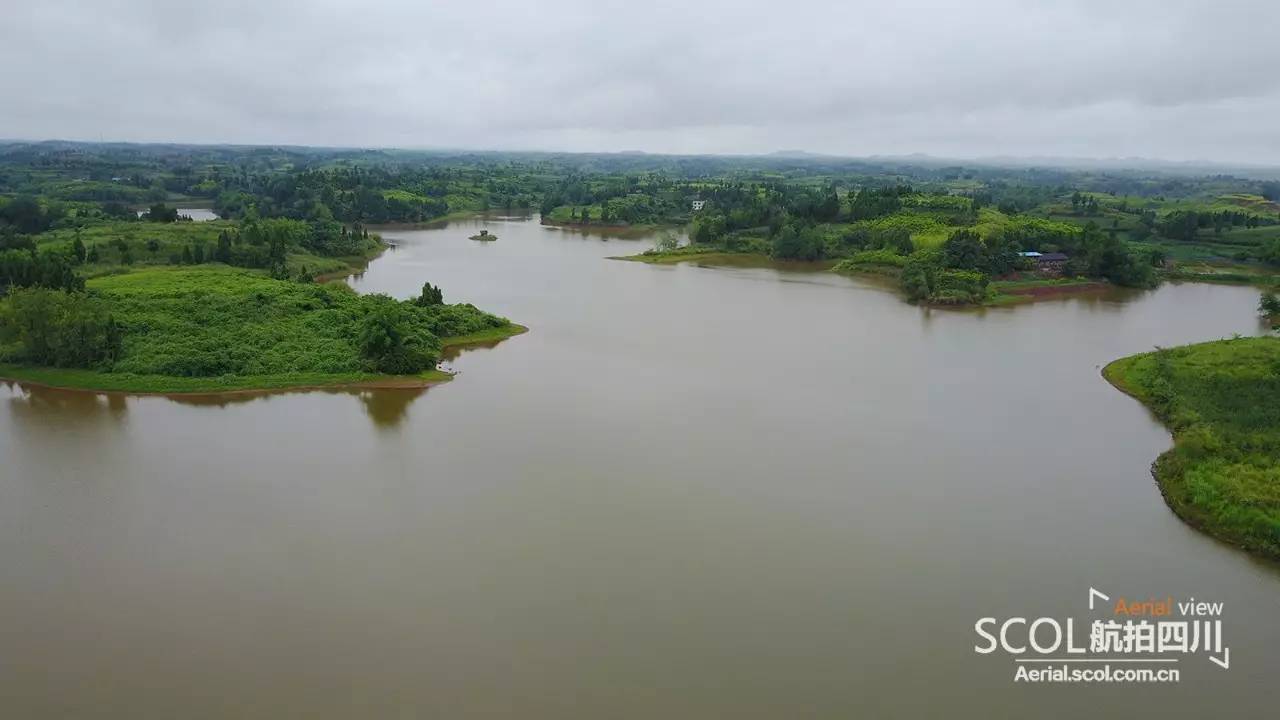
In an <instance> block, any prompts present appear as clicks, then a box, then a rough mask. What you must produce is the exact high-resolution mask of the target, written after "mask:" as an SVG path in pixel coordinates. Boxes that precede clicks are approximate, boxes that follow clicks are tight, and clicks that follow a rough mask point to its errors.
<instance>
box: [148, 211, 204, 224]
mask: <svg viewBox="0 0 1280 720" xmlns="http://www.w3.org/2000/svg"><path fill="white" fill-rule="evenodd" d="M146 212H147V211H146V210H139V211H138V217H142V216H143V215H144V214H146ZM178 216H179V217H182V216H186V217H189V218H191V219H192V220H193V221H195V222H207V221H209V220H217V219H218V213H216V212H214V211H212V210H210V209H209V208H178Z"/></svg>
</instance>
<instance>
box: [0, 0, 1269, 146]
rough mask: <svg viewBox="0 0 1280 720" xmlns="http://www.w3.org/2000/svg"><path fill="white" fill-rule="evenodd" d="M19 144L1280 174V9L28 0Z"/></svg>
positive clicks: (15, 35) (17, 98)
mask: <svg viewBox="0 0 1280 720" xmlns="http://www.w3.org/2000/svg"><path fill="white" fill-rule="evenodd" d="M7 5H8V6H7V7H6V8H5V10H4V13H3V15H4V18H3V21H2V22H0V67H3V68H4V70H3V71H0V137H11V138H26V139H48V138H65V139H84V140H97V139H100V138H101V139H106V140H132V141H187V142H235V143H255V144H257V143H261V144H278V143H290V144H309V145H344V146H351V145H355V146H398V147H437V148H442V147H449V148H474V149H534V150H581V151H620V150H646V151H651V152H678V153H764V152H771V151H775V150H779V149H802V150H808V151H811V152H825V153H833V154H841V155H875V154H905V153H913V152H920V153H929V154H933V155H942V156H949V157H978V156H990V155H1019V156H1050V155H1052V156H1070V157H1124V156H1144V157H1153V158H1166V159H1174V160H1191V159H1205V160H1220V161H1235V162H1259V163H1280V2H1277V0H1256V1H1255V2H1232V1H1230V0H1227V1H1222V0H1219V1H1217V2H1209V1H1207V0H1206V1H1204V2H1194V3H1192V2H1178V1H1177V0H1164V1H1162V2H1130V1H1128V0H1110V1H1100V0H1099V1H1095V0H1056V1H1055V2H1052V3H1050V2H1001V1H996V2H986V1H983V0H972V1H971V2H965V3H961V2H936V3H925V2H913V1H903V0H882V1H881V2H874V3H868V2H862V1H861V0H844V1H843V2H829V3H811V2H807V1H805V0H788V1H787V2H769V3H763V2H750V0H737V1H736V2H699V1H698V0H688V1H687V2H675V3H670V4H659V3H655V2H651V1H650V0H630V1H628V2H612V1H610V0H589V1H584V2H577V1H576V0H523V1H521V2H505V1H503V0H465V1H456V2H453V1H451V2H444V1H441V0H435V1H432V0H401V1H399V2H391V1H386V0H363V1H359V0H348V1H344V2H336V1H332V0H321V1H310V2H301V1H299V2H276V1H274V0H251V1H244V2H239V1H235V2H230V1H221V0H206V1H205V2H199V3H184V2H177V1H174V0H170V1H148V0H132V1H126V0H82V1H81V2H63V1H60V0H23V1H19V2H14V3H9V4H7Z"/></svg>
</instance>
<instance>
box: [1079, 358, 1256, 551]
mask: <svg viewBox="0 0 1280 720" xmlns="http://www.w3.org/2000/svg"><path fill="white" fill-rule="evenodd" d="M1103 375H1104V376H1105V377H1106V378H1107V380H1109V381H1110V382H1111V383H1112V384H1113V385H1115V386H1116V387H1117V388H1119V389H1120V390H1122V391H1124V392H1126V393H1128V394H1130V395H1132V396H1134V397H1135V398H1137V399H1138V400H1140V401H1142V402H1143V403H1144V404H1145V405H1147V406H1148V407H1149V408H1151V410H1152V412H1154V413H1155V414H1156V416H1157V417H1159V418H1160V419H1161V420H1162V421H1163V422H1164V423H1165V424H1166V425H1168V426H1169V428H1170V430H1172V432H1173V436H1174V446H1173V448H1172V449H1170V450H1168V451H1167V452H1165V453H1164V454H1162V455H1161V456H1160V457H1159V458H1158V459H1157V460H1156V462H1155V464H1154V465H1153V473H1154V475H1155V478H1156V481H1157V483H1158V484H1159V486H1160V490H1161V492H1162V493H1163V494H1164V497H1165V500H1166V501H1167V502H1168V504H1169V506H1170V507H1171V508H1172V509H1173V511H1174V512H1175V513H1177V514H1178V516H1179V517H1181V518H1183V519H1184V520H1186V521H1187V522H1188V523H1190V524H1192V525H1193V526H1195V527H1197V528H1200V529H1201V530H1204V531H1205V532H1207V533H1209V534H1211V535H1213V536H1215V537H1217V538H1220V539H1222V540H1226V541H1227V542H1231V543H1233V544H1236V545H1239V546H1241V547H1243V548H1245V549H1247V550H1250V551H1252V552H1256V553H1259V554H1262V555H1265V556H1268V557H1272V558H1280V338H1275V337H1263V338H1235V339H1231V340H1220V341H1217V342H1209V343H1202V344H1199V345H1189V346H1185V347H1178V348H1172V349H1167V350H1159V351H1157V352H1153V353H1144V354H1141V355H1134V356H1131V357H1127V358H1122V359H1120V360H1116V361H1115V362H1113V363H1111V364H1109V365H1107V367H1106V368H1105V369H1104V370H1103Z"/></svg>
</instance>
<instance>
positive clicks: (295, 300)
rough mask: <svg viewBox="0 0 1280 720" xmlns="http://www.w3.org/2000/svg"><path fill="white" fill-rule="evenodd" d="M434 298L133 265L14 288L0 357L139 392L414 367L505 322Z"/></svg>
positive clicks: (223, 271) (235, 272)
mask: <svg viewBox="0 0 1280 720" xmlns="http://www.w3.org/2000/svg"><path fill="white" fill-rule="evenodd" d="M440 300H441V298H440V295H439V292H438V289H436V288H428V289H427V290H426V291H424V296H423V297H422V298H419V299H418V300H415V301H398V300H395V299H393V298H390V297H387V296H385V295H360V294H357V293H356V292H355V291H353V290H352V289H350V288H349V287H347V286H346V285H344V284H340V283H327V284H315V283H307V284H302V283H296V282H287V281H281V280H275V279H272V278H270V277H267V276H264V275H262V274H261V273H254V272H252V271H247V270H241V269H235V268H225V267H216V266H211V267H202V268H182V269H177V268H175V269H165V270H150V271H142V272H132V273H127V274H120V275H110V276H106V277H101V278H96V279H93V280H90V281H89V283H88V287H87V289H86V290H84V291H71V292H66V291H62V290H57V289H51V288H39V287H33V288H24V289H17V290H14V291H13V292H12V293H11V295H10V297H9V298H8V299H7V300H6V301H5V302H4V303H3V304H0V313H2V314H0V329H2V330H3V332H4V335H3V337H2V338H0V342H3V343H4V344H3V345H0V347H2V348H3V350H2V353H3V354H2V355H0V358H2V359H3V360H4V361H6V362H10V363H22V364H28V365H40V366H48V367H59V368H85V369H93V370H96V371H99V372H101V373H109V374H117V375H128V376H133V377H138V378H142V379H140V380H139V381H138V387H137V388H136V389H139V390H147V389H150V386H151V384H155V383H154V380H155V378H158V377H161V376H163V377H178V378H223V379H226V380H227V384H229V385H234V384H236V383H235V382H234V378H236V377H263V376H289V375H299V376H306V377H312V376H334V377H333V379H338V378H350V379H359V378H360V377H362V376H363V375H366V374H392V375H417V374H420V373H423V372H425V371H428V370H431V369H433V368H434V367H435V364H436V362H437V360H438V359H439V356H440V349H441V346H442V344H443V343H446V342H448V339H450V338H456V337H459V336H465V335H471V334H475V333H483V332H485V331H489V330H493V329H496V328H501V327H506V326H508V325H509V324H508V322H507V321H506V320H505V319H503V318H499V317H495V316H493V315H489V314H488V313H484V312H481V311H480V310H477V309H476V308H474V307H472V306H471V305H445V304H442V303H441V302H440ZM147 377H151V378H153V381H152V382H151V383H148V381H147V380H146V379H145V378H147ZM159 384H160V385H164V383H163V382H160V383H159Z"/></svg>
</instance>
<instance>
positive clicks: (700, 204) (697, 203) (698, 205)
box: [693, 200, 707, 212]
mask: <svg viewBox="0 0 1280 720" xmlns="http://www.w3.org/2000/svg"><path fill="white" fill-rule="evenodd" d="M706 205H707V201H706V200H694V201H693V211H694V212H698V211H699V210H701V209H702V208H704V207H706Z"/></svg>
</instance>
